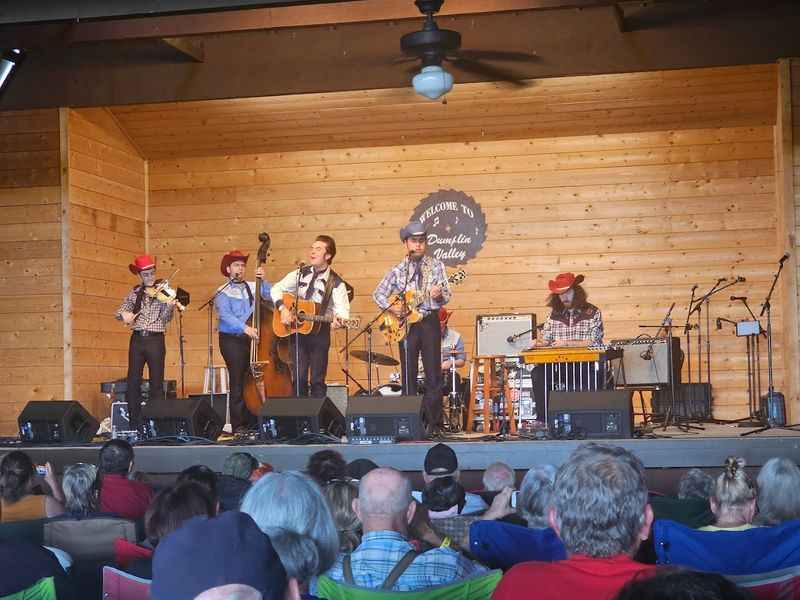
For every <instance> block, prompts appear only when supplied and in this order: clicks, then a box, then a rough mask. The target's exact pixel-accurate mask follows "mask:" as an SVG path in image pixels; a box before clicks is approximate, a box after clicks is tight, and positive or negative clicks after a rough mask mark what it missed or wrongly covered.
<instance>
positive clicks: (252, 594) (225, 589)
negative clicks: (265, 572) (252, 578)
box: [194, 583, 263, 600]
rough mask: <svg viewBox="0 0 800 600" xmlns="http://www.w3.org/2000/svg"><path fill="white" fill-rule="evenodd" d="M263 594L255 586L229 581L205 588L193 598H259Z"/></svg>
mask: <svg viewBox="0 0 800 600" xmlns="http://www.w3.org/2000/svg"><path fill="white" fill-rule="evenodd" d="M262 598H263V596H262V595H261V592H259V591H258V590H257V589H256V588H254V587H251V586H249V585H243V584H241V583H231V584H229V585H221V586H219V587H215V588H211V589H210V590H206V591H205V592H203V593H202V594H200V595H198V596H197V597H195V599H194V600H261V599H262Z"/></svg>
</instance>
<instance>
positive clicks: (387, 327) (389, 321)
mask: <svg viewBox="0 0 800 600" xmlns="http://www.w3.org/2000/svg"><path fill="white" fill-rule="evenodd" d="M466 278H467V272H466V271H465V270H464V269H459V270H458V271H456V272H455V273H453V274H452V275H450V276H449V277H448V278H447V283H449V284H450V285H451V286H455V285H459V284H461V283H462V282H463V281H464V280H465V279H466ZM428 295H429V293H428V292H422V291H420V290H414V289H411V290H406V291H405V292H402V293H400V294H394V295H392V296H390V297H389V304H390V305H395V304H397V305H405V306H406V307H407V312H406V314H405V315H404V316H402V317H398V316H397V315H396V314H394V313H393V312H391V311H386V312H385V313H383V316H382V317H381V320H380V325H378V329H379V330H380V332H381V333H382V334H383V337H384V338H385V339H386V341H387V342H399V341H400V340H402V339H403V338H404V337H405V336H406V323H408V324H409V325H412V324H414V323H416V322H417V321H419V320H420V319H422V315H421V314H420V312H419V307H420V306H422V304H423V303H424V302H425V300H427V299H428Z"/></svg>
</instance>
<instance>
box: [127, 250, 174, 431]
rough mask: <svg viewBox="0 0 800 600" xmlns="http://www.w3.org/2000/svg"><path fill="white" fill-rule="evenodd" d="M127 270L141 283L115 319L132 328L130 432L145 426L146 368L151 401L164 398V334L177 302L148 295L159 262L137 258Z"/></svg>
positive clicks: (141, 257)
mask: <svg viewBox="0 0 800 600" xmlns="http://www.w3.org/2000/svg"><path fill="white" fill-rule="evenodd" d="M128 269H129V270H130V272H131V273H133V274H134V275H137V276H138V277H139V284H138V285H136V286H134V287H133V289H132V290H131V291H130V292H128V295H127V296H125V298H124V299H123V301H122V305H121V306H120V307H119V310H117V312H116V314H115V317H116V318H117V320H119V321H122V322H123V323H125V325H127V326H128V327H130V328H131V339H130V342H129V343H128V379H127V389H126V391H125V401H126V402H127V403H128V419H129V423H130V427H131V429H139V428H140V427H141V425H142V420H141V412H142V373H143V372H144V366H145V364H146V365H147V370H148V373H149V379H150V394H149V397H150V402H157V401H158V400H161V399H163V398H164V357H165V355H166V345H165V344H164V332H165V331H166V328H167V323H169V322H170V320H172V314H173V309H174V306H175V300H174V299H171V300H167V301H161V300H158V299H156V298H155V297H154V296H150V295H148V294H147V293H146V291H147V289H148V288H155V286H156V284H157V283H158V281H156V261H155V259H154V258H153V257H152V256H150V255H149V254H142V255H140V256H137V257H136V258H135V259H134V260H133V262H132V263H131V264H130V265H128Z"/></svg>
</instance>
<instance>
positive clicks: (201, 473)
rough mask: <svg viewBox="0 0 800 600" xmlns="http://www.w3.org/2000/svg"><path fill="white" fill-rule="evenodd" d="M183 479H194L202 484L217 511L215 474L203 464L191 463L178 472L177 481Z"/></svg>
mask: <svg viewBox="0 0 800 600" xmlns="http://www.w3.org/2000/svg"><path fill="white" fill-rule="evenodd" d="M184 481H194V482H196V483H199V484H200V485H202V486H203V487H204V488H205V489H206V490H207V491H208V494H209V496H210V497H211V499H212V500H213V502H214V506H216V507H217V512H220V511H219V494H218V493H217V474H216V473H215V472H214V471H213V470H212V469H210V468H209V467H207V466H205V465H192V466H191V467H186V468H185V469H184V470H183V471H181V472H180V473H179V474H178V480H177V482H178V483H183V482H184Z"/></svg>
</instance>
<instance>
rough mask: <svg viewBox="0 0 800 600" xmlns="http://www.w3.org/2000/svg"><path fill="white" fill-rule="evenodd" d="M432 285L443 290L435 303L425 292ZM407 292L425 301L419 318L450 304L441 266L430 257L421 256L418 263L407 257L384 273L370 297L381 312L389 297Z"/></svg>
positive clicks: (436, 260) (448, 288)
mask: <svg viewBox="0 0 800 600" xmlns="http://www.w3.org/2000/svg"><path fill="white" fill-rule="evenodd" d="M434 285H438V286H439V287H441V288H442V297H441V298H440V299H438V300H435V299H433V298H431V296H430V294H429V293H428V292H429V291H430V289H431V287H432V286H434ZM406 290H415V291H417V292H421V293H422V295H420V296H419V297H420V298H424V301H423V302H422V304H421V305H420V306H419V312H420V313H421V314H422V316H426V315H428V314H430V313H431V312H434V311H437V310H439V309H440V308H441V307H442V306H444V305H445V304H447V303H448V302H449V301H450V284H449V283H448V282H447V274H446V273H445V270H444V263H442V261H440V260H438V259H436V258H433V257H431V256H423V257H422V259H421V260H411V259H409V258H408V257H406V258H404V259H403V260H402V261H400V262H399V263H398V264H396V265H395V266H394V267H392V268H391V269H390V270H389V272H388V273H386V275H385V276H384V278H383V279H382V280H381V282H380V283H379V284H378V287H377V288H375V291H374V292H373V294H372V298H373V299H374V300H375V304H377V305H378V306H379V307H380V308H381V309H384V308H386V307H387V306H389V296H391V295H393V294H399V293H402V292H404V291H406Z"/></svg>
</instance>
